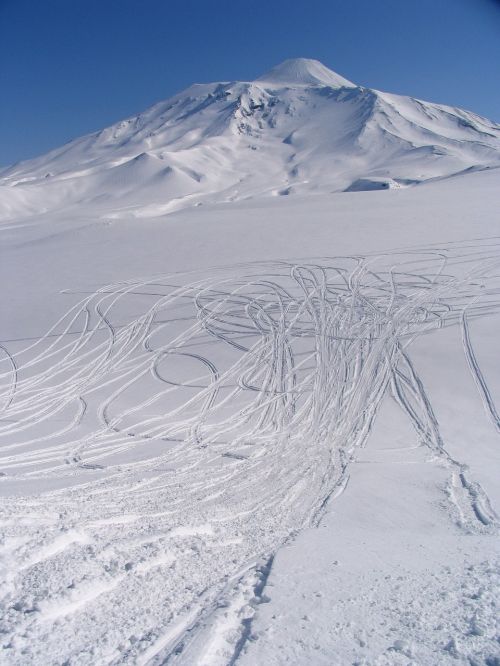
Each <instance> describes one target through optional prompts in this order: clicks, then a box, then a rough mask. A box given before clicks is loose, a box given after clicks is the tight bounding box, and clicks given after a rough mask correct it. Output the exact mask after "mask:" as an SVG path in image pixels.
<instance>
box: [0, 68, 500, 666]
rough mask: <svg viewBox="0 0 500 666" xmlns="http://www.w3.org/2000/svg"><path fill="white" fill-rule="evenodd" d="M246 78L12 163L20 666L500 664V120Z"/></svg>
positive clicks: (9, 218) (12, 617)
mask: <svg viewBox="0 0 500 666" xmlns="http://www.w3.org/2000/svg"><path fill="white" fill-rule="evenodd" d="M221 85H223V84H213V85H212V86H207V87H206V90H205V89H203V90H200V87H196V91H197V92H196V95H204V96H205V97H206V96H207V95H208V96H209V101H208V102H207V101H205V102H200V99H199V98H198V97H197V96H196V95H194V93H193V92H190V93H189V95H188V96H187V97H189V100H190V102H189V105H191V106H188V108H187V109H184V112H185V114H186V116H187V120H186V119H185V118H184V119H179V117H178V116H176V117H175V119H174V118H173V117H170V116H168V113H169V109H170V108H172V105H174V106H175V104H176V103H177V102H176V101H175V100H177V99H187V97H186V94H185V93H181V95H180V96H179V97H178V98H174V101H173V102H172V100H170V101H168V102H166V103H164V105H163V106H164V107H165V108H163V106H162V105H160V107H161V108H156V107H153V109H156V110H154V111H153V110H151V111H150V112H146V117H147V119H148V122H149V121H152V120H155V122H156V120H157V119H159V118H160V117H161V121H162V123H164V125H162V129H161V132H160V133H159V134H155V133H154V132H151V128H149V129H148V131H147V132H146V131H144V132H142V129H143V128H144V126H145V120H144V116H141V117H140V118H141V120H140V121H137V120H134V121H133V123H132V124H133V125H134V127H135V130H134V131H133V132H131V130H130V128H129V125H130V123H128V125H127V124H125V125H123V127H125V129H123V132H125V133H127V136H126V140H123V141H121V139H120V136H121V135H120V132H121V131H122V130H121V129H120V128H122V125H117V126H115V128H113V129H112V131H111V130H105V131H104V132H103V133H100V134H99V135H93V136H92V137H86V138H84V139H82V140H78V141H76V142H73V143H72V144H69V146H67V147H66V148H65V149H61V150H60V151H54V152H53V153H52V154H49V155H48V156H44V157H42V158H38V159H37V160H34V161H31V162H30V163H25V164H22V165H18V166H15V167H12V168H10V169H8V170H6V171H5V172H4V173H3V174H1V175H3V177H4V181H3V185H2V187H0V206H2V211H3V214H4V222H3V223H2V226H1V234H2V245H1V261H0V278H1V283H0V284H2V318H1V324H0V352H1V356H0V398H1V401H2V402H1V406H2V413H1V420H0V444H1V447H0V465H1V467H0V469H1V474H2V475H1V476H0V492H1V525H2V543H1V551H0V565H1V574H0V575H1V577H2V592H1V595H2V596H1V600H0V604H1V606H0V608H1V610H2V613H1V615H2V621H1V625H0V627H1V632H2V633H1V637H2V652H1V653H0V661H1V662H2V663H6V664H72V665H73V664H121V663H124V664H164V663H171V664H184V665H188V666H191V665H195V664H199V665H200V666H201V665H204V666H219V665H220V666H222V665H228V664H242V665H245V666H250V665H253V664H273V665H278V664H285V663H290V664H339V665H340V664H370V665H371V664H379V665H382V664H410V663H412V664H429V665H431V664H438V663H439V664H460V663H463V664H486V665H489V666H491V665H493V664H497V663H499V659H500V644H499V630H498V626H497V624H496V621H497V616H498V602H497V599H498V593H499V590H500V586H499V579H500V576H499V567H498V562H499V560H498V523H499V519H498V512H499V506H500V488H499V485H498V472H499V467H500V465H499V462H500V449H499V440H498V437H499V430H500V417H499V409H500V407H499V401H500V373H499V369H500V367H499V366H500V360H499V351H498V341H497V338H498V325H499V321H500V308H499V306H500V290H499V287H500V234H499V229H500V213H499V212H498V211H499V210H500V206H499V204H500V196H499V191H500V190H499V187H500V169H498V168H495V167H496V166H497V164H498V161H499V152H498V136H499V130H498V126H495V125H494V124H493V123H489V122H488V121H485V120H484V119H478V118H477V116H474V115H473V114H469V113H466V112H460V111H457V110H446V112H445V111H443V108H444V107H438V106H437V105H425V106H424V107H422V106H421V105H422V104H423V103H420V102H417V101H416V100H409V99H408V98H396V96H389V95H387V94H385V93H384V94H382V93H374V92H373V91H367V90H366V89H360V88H357V87H355V86H354V84H351V83H350V82H348V81H346V80H345V79H343V78H342V77H339V76H338V75H335V74H334V73H333V72H330V71H329V70H326V68H323V66H321V65H320V64H319V63H316V62H314V61H303V60H299V61H292V62H288V63H285V64H284V65H281V66H278V67H277V68H275V69H274V70H272V72H271V73H269V74H268V75H265V76H264V77H262V78H261V79H260V80H258V81H256V82H253V83H251V84H247V83H245V84H231V86H229V88H228V84H224V86H223V87H224V91H225V92H224V95H222V92H221V91H219V92H221V95H222V97H218V98H217V99H216V100H215V101H210V100H211V98H210V95H214V93H213V90H214V89H217V86H221ZM277 86H278V87H279V89H278V88H277ZM280 86H281V87H280ZM229 89H230V90H231V93H230V94H231V95H233V94H236V93H235V92H234V91H235V90H238V91H239V92H238V94H240V93H241V91H243V93H241V94H244V95H247V94H250V92H251V94H252V95H253V97H252V98H251V99H252V100H253V101H251V103H250V102H249V104H248V106H247V107H245V108H246V109H247V111H248V113H247V114H246V115H245V119H246V120H245V122H246V123H247V124H248V125H249V126H250V127H251V128H253V129H252V131H251V132H248V133H247V132H246V130H245V131H243V132H242V131H240V130H237V131H236V130H235V129H234V128H235V124H234V116H232V115H231V114H232V113H233V112H234V109H235V108H236V112H241V108H242V105H241V100H240V104H239V105H236V107H235V106H234V105H231V104H229V103H228V102H227V100H226V97H228V96H230V95H227V94H226V93H227V92H228V90H229ZM257 89H258V95H262V104H263V105H264V107H265V105H266V104H267V101H266V100H267V97H266V96H268V95H270V94H271V93H269V90H274V91H275V92H274V93H273V96H274V97H273V99H275V101H274V102H273V104H272V109H276V108H277V109H278V111H279V112H277V115H276V116H275V117H274V121H273V122H274V125H273V123H271V122H270V123H269V125H264V124H262V119H261V118H259V114H260V113H262V108H263V107H260V106H259V105H258V104H257V105H256V102H255V95H256V94H257V92H256V90H257ZM190 90H191V89H190ZM249 91H250V92H249ZM369 95H374V96H375V97H376V100H377V103H376V105H375V106H377V105H380V104H382V101H384V103H386V102H387V104H389V101H390V100H392V101H391V104H392V107H391V108H395V107H396V106H397V107H398V112H397V113H396V112H395V113H394V114H393V116H392V117H391V118H390V121H389V120H388V119H387V118H388V117H387V113H386V112H387V109H386V111H385V112H384V113H385V114H386V115H384V116H383V117H384V118H385V121H384V122H390V123H391V127H392V128H393V130H394V127H395V124H396V119H398V120H397V122H398V123H402V124H404V132H403V130H402V129H401V125H400V129H401V132H400V133H401V134H404V133H405V132H407V131H409V130H408V127H409V124H408V123H409V122H410V121H409V118H410V117H411V127H412V129H411V131H412V132H413V133H414V138H413V144H411V145H410V143H411V142H410V143H409V142H408V140H407V137H406V138H405V139H404V141H403V139H401V141H399V140H398V141H397V144H398V145H397V148H395V147H394V144H393V143H392V144H391V148H390V150H389V149H387V151H386V152H384V146H386V143H385V142H386V141H389V140H388V139H387V134H386V133H387V132H388V130H387V127H386V128H385V129H384V132H382V130H381V129H380V127H381V122H382V121H381V120H380V117H377V118H376V120H375V121H373V122H372V123H371V125H370V122H366V121H367V119H366V118H365V117H364V116H363V114H362V113H361V111H360V107H359V106H358V104H361V106H363V105H364V104H365V103H366V100H365V102H362V103H361V102H360V101H359V99H358V97H363V96H369ZM331 97H333V98H334V99H333V100H332V99H331ZM259 99H260V98H259ZM312 99H313V100H314V101H313V102H311V100H312ZM221 100H222V101H221ZM283 100H285V101H283ZM328 100H329V101H328ZM381 100H382V101H381ZM388 100H389V101H388ZM292 102H293V104H292ZM299 102H300V103H301V104H302V106H301V107H300V112H298V113H286V114H284V113H281V111H280V109H281V105H285V104H290V105H292V106H293V108H294V109H295V110H296V109H297V107H298V104H299ZM179 103H180V104H181V105H182V106H183V108H184V107H185V104H186V102H183V101H181V102H179ZM214 104H215V105H216V106H215V108H212V107H213V105H214ZM252 105H253V106H252ZM353 105H354V110H353ZM195 107H196V111H193V109H194V108H195ZM402 109H404V111H405V119H404V120H402V119H401V118H402V116H400V113H401V110H402ZM416 109H419V111H418V112H419V113H423V114H424V115H426V117H427V120H426V122H427V123H428V124H429V127H426V128H423V126H422V124H418V123H417V122H416V119H415V117H414V116H412V114H416V113H417V111H416ZM422 109H425V111H423V110H422ZM431 109H432V112H431ZM358 112H359V114H360V116H359V120H360V123H362V125H363V131H361V125H360V126H359V127H357V126H356V125H355V123H354V120H353V119H355V118H356V117H358V116H357V115H356V114H358ZM175 113H178V111H176V112H175ZM198 113H201V114H209V117H207V116H206V115H202V118H201V120H200V117H197V119H195V120H193V117H194V116H196V114H198ZM373 113H374V112H373V109H372V110H371V111H370V114H371V115H370V114H369V117H370V119H371V120H373V118H374V117H375V116H374V115H373ZM148 114H149V115H148ZM162 114H166V116H168V117H166V116H165V115H164V116H162ZM331 114H333V118H332V117H331ZM285 116H286V119H284V118H285ZM430 116H432V117H430ZM268 117H269V116H268ZM460 118H461V119H462V120H463V123H460V122H459V120H457V119H460ZM419 120H421V117H420V116H419ZM186 122H187V123H188V125H184V127H183V130H182V131H183V132H184V134H182V136H181V133H180V130H179V124H182V123H186ZM134 123H135V124H134ZM141 123H142V124H141ZM253 123H254V124H255V123H256V127H259V131H260V133H259V132H257V131H256V130H255V131H254V129H255V128H254V126H253ZM259 123H261V124H262V127H261V126H260V125H259ZM328 123H330V124H328ZM342 123H344V125H342ZM464 123H465V124H464ZM467 123H469V124H470V123H472V124H474V125H475V128H471V127H470V125H467ZM138 125H140V129H139V128H138ZM367 126H368V127H372V129H373V128H374V127H376V130H373V131H374V132H375V135H376V136H375V135H374V136H372V138H371V139H366V143H364V144H363V143H361V144H360V142H359V136H360V132H361V134H364V132H366V131H368V130H366V127H367ZM445 126H446V127H445ZM172 127H176V128H177V129H175V130H174V129H172ZM325 127H326V129H325ZM228 128H229V129H228ZM331 128H334V129H335V132H333V134H332V133H331V132H330V129H331ZM443 128H445V129H446V131H447V132H448V135H447V136H445V134H446V132H445V129H443ZM486 128H488V129H486ZM219 130H220V132H219ZM358 130H359V131H358ZM424 130H425V131H424ZM176 131H178V132H179V133H178V135H176V136H174V134H171V133H172V132H174V133H175V132H176ZM280 132H281V134H280ZM137 133H138V134H137ZM464 133H465V134H464ZM430 134H432V142H435V143H432V145H433V146H436V145H437V146H439V149H440V150H441V149H442V150H443V151H445V152H446V156H445V155H442V154H440V153H438V152H437V150H438V149H437V148H433V149H432V150H430V149H429V150H428V149H425V150H422V149H421V148H422V147H424V148H425V147H426V146H429V145H431V144H430V143H429V141H430V139H429V136H430ZM188 135H189V136H188ZM195 135H196V136H195ZM202 135H203V136H202ZM292 135H293V136H292ZM392 135H393V136H394V134H392ZM417 135H418V141H417V139H416V137H417ZM380 136H383V137H385V138H384V139H383V140H380V141H379V140H378V139H377V138H376V137H380ZM466 136H467V137H468V138H466ZM166 137H167V138H168V142H171V143H168V142H167V139H166ZM189 137H190V138H189ZM242 137H244V138H242ZM325 137H327V138H329V139H331V142H332V143H328V142H327V141H326V139H325ZM443 137H444V138H443ZM425 139H427V140H428V143H427V144H426V143H425ZM148 141H149V146H150V149H151V151H152V153H151V154H149V153H148V155H146V156H145V151H144V145H143V144H144V143H145V142H146V143H147V142H148ZM188 141H190V142H191V143H190V144H189V145H187V142H188ZM242 141H243V142H244V143H242ZM394 141H396V140H395V139H390V142H394ZM175 142H177V143H175ZM174 143H175V150H174V149H173V148H172V145H173V144H174ZM417 143H419V145H416V144H417ZM167 144H168V146H170V147H169V148H168V149H167V148H164V146H165V145H167ZM414 144H415V145H414ZM162 146H163V148H162ZM249 146H250V147H249ZM251 146H254V147H256V149H255V150H254V149H252V147H251ZM342 146H343V147H344V149H345V151H344V153H343V152H342ZM162 150H166V151H167V152H169V156H168V165H163V166H162V167H161V168H162V169H165V168H166V169H170V170H171V171H168V173H169V174H171V173H174V176H173V181H172V182H174V185H172V188H173V189H172V190H169V189H168V187H169V186H168V187H167V186H165V188H166V189H163V188H164V180H163V179H160V180H158V178H157V175H158V171H157V169H156V162H153V163H152V162H151V160H152V159H153V160H161V159H165V155H163V157H160V156H159V153H160V152H161V151H162ZM290 150H292V151H294V155H295V156H294V158H293V159H292V160H290V159H289V158H290V155H289V151H290ZM133 151H136V154H135V156H133V157H131V155H132V153H133ZM280 151H282V152H280ZM431 153H432V156H431ZM253 154H255V155H256V157H255V160H256V161H255V162H252V159H253V158H252V157H248V155H250V156H252V155H253ZM376 154H377V159H378V161H376V159H375V155H376ZM247 157H248V159H247ZM196 159H200V160H201V161H203V162H204V168H203V169H200V170H199V172H198V171H197V173H200V174H202V177H200V180H199V182H200V183H201V184H202V185H203V187H202V188H201V189H200V191H196V193H195V192H194V191H193V190H192V189H190V188H191V183H190V188H188V189H187V190H185V191H183V190H182V183H181V184H179V183H180V180H182V178H184V176H182V178H181V177H180V175H179V174H180V171H182V173H183V174H184V175H186V174H185V170H186V169H187V168H188V167H187V165H188V164H189V165H190V166H189V168H190V169H194V166H193V164H194V162H193V161H194V160H196ZM120 160H122V161H121V162H120ZM130 160H133V161H134V162H133V165H132V166H133V172H130V173H129V167H130V164H129V162H130ZM174 160H177V165H179V164H180V161H181V160H182V169H181V168H180V167H179V166H177V167H174V166H172V164H173V161H174ZM293 160H296V161H297V164H293ZM287 163H290V164H291V165H292V166H291V167H290V169H291V170H293V169H294V167H295V166H298V170H297V171H296V172H293V173H291V171H290V170H289V171H286V169H285V166H284V165H286V164H287ZM123 164H127V165H128V167H127V174H126V175H124V176H123V178H124V180H123V181H122V180H120V178H122V176H119V177H116V178H115V176H118V174H117V173H116V170H117V169H118V170H119V169H120V167H121V166H122V165H123ZM151 164H154V165H155V166H154V168H153V169H152V170H151V174H150V176H148V177H147V178H146V177H145V175H144V174H145V173H146V172H148V173H149V171H148V170H150V167H151ZM76 167H78V169H80V170H81V173H78V174H77V172H76V171H77V169H76ZM470 167H472V168H470ZM486 167H489V168H486ZM49 169H50V174H51V175H50V176H48V177H47V178H45V175H46V174H47V173H48V171H49ZM176 169H179V171H178V172H177V171H176ZM243 172H245V174H246V175H245V176H242V174H243ZM299 172H300V173H304V172H307V177H306V178H305V180H302V181H300V179H299V176H298V175H297V174H298V173H299ZM459 172H460V173H459ZM112 173H114V175H113V176H112ZM162 173H163V172H162ZM228 174H229V175H228ZM457 174H458V175H457ZM229 176H231V177H233V176H234V178H236V179H238V182H239V183H241V185H238V186H234V185H233V184H232V183H231V182H230V177H229ZM42 178H43V181H44V182H42ZM168 178H170V176H168ZM179 178H180V180H179ZM30 179H31V181H30ZM209 179H212V180H211V181H210V182H211V184H210V185H209V186H207V187H205V183H206V181H208V180H209ZM287 179H288V180H287ZM194 180H195V181H196V178H195V179H194ZM424 180H426V181H428V182H426V183H420V184H419V185H418V186H415V187H411V186H409V185H411V184H412V183H414V182H415V181H419V182H420V181H424ZM178 181H179V182H178ZM215 181H217V183H218V184H217V187H216V186H215V185H214V182H215ZM169 182H170V181H169ZM197 182H198V181H197ZM123 183H125V185H123ZM363 183H364V184H365V185H363ZM379 184H380V185H381V186H380V187H378V185H379ZM122 186H123V187H122ZM179 188H180V189H179ZM232 188H233V189H234V191H233V189H232ZM280 188H281V189H280ZM282 188H285V189H286V190H288V192H287V193H288V194H291V195H293V196H275V197H273V196H268V195H270V194H274V193H278V192H279V191H281V192H282V193H285V190H284V189H282ZM374 189H375V190H377V189H383V190H387V191H369V190H374ZM236 190H237V191H236ZM343 190H348V191H343ZM359 190H368V191H359ZM230 192H233V194H231V195H230V194H229V193H230ZM172 199H175V201H174V203H173V204H172ZM200 203H201V204H203V205H202V206H199V205H196V204H200ZM42 209H45V212H43V210H42Z"/></svg>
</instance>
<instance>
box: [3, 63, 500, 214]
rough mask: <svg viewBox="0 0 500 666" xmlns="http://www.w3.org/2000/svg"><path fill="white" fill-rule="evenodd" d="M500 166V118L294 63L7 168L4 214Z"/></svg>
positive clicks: (196, 90)
mask: <svg viewBox="0 0 500 666" xmlns="http://www.w3.org/2000/svg"><path fill="white" fill-rule="evenodd" d="M494 166H500V125H497V124H495V123H494V122H492V121H489V120H487V119H485V118H482V117H480V116H478V115H476V114H474V113H471V112H469V111H463V110H461V109H457V108H451V107H448V106H443V105H439V104H432V103H428V102H422V101H420V100H417V99H414V98H411V97H402V96H399V95H393V94H389V93H383V92H379V91H376V90H372V89H369V88H364V87H361V86H357V85H355V84H354V83H351V82H350V81H348V80H347V79H345V78H343V77H342V76H340V75H338V74H336V73H335V72H333V71H331V70H329V69H328V68H327V67H325V66H324V65H322V64H321V63H320V62H318V61H316V60H307V59H302V58H299V59H294V60H287V61H285V62H284V63H282V64H280V65H278V66H276V67H274V68H273V69H271V70H270V72H268V73H266V74H264V75H262V76H260V77H259V78H258V79H256V80H255V81H250V82H220V83H210V84H201V85H200V84H195V85H192V86H191V87H189V88H188V89H186V90H184V91H183V92H181V93H179V94H178V95H175V96H174V97H172V98H170V99H168V100H166V101H164V102H160V103H158V104H155V105H154V106H152V107H151V108H149V109H148V110H146V111H144V112H143V113H141V114H139V115H138V116H135V117H132V118H129V119H127V120H123V121H121V122H118V123H116V124H115V125H112V126H111V127H108V128H106V129H104V130H102V131H100V132H97V133H94V134H90V135H87V136H84V137H82V138H79V139H76V140H74V141H72V142H70V143H68V144H66V145H65V146H63V147H61V148H58V149H56V150H53V151H51V152H49V153H47V154H46V155H43V156H41V157H38V158H36V159H32V160H28V161H25V162H21V163H19V164H16V165H14V166H12V167H8V168H6V169H4V170H3V171H1V172H0V218H1V219H10V218H14V217H20V216H21V217H26V216H30V215H37V214H40V213H44V212H48V211H52V210H56V209H57V210H61V209H68V211H69V210H71V208H73V207H74V206H82V205H85V206H87V207H90V208H92V209H98V210H99V211H101V214H102V215H105V216H108V217H109V216H111V217H113V216H115V217H116V216H124V215H125V216H129V215H134V216H137V217H147V216H154V215H160V214H164V213H168V212H171V211H174V210H178V209H179V208H185V207H188V206H194V205H200V204H202V203H218V202H223V201H233V200H238V199H245V198H250V197H255V196H267V195H289V194H294V193H301V194H306V193H314V192H336V191H345V190H348V191H359V190H364V189H381V190H384V189H391V188H394V187H403V186H407V185H412V184H417V183H420V182H422V181H425V180H428V179H432V178H442V177H448V176H452V175H454V174H457V173H460V172H462V171H464V170H467V169H482V168H487V167H494Z"/></svg>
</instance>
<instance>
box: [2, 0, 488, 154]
mask: <svg viewBox="0 0 500 666" xmlns="http://www.w3.org/2000/svg"><path fill="white" fill-rule="evenodd" d="M290 57H307V58H317V59H319V60H321V61H322V62H323V63H324V64H325V65H327V66H328V67H330V68H331V69H334V70H335V71H337V72H338V73H339V74H342V75H344V76H346V77H347V78H348V79H351V80H352V81H354V82H356V83H359V84H361V85H365V86H370V87H373V88H379V89H381V90H388V91H390V92H397V93H401V94H409V95H413V96H416V97H421V98H423V99H428V100H431V101H435V102H442V103H447V104H452V105H457V106H462V107H464V108H468V109H471V110H473V111H476V112H478V113H481V114H482V115H485V116H487V117H490V118H492V119H494V120H496V121H500V0H307V1H306V0H286V1H285V0H246V1H245V2H242V1H241V0H0V90H1V93H2V99H1V102H0V165H6V164H10V163H12V162H15V161H17V160H20V159H25V158H28V157H32V156H35V155H37V154H40V153H43V152H45V151H47V150H49V149H50V148H53V147H56V146H58V145H61V144H62V143H64V142H66V141H68V140H70V139H72V138H75V137H77V136H80V135H82V134H85V133H88V132H92V131H95V130H98V129H100V128H102V127H105V126H107V125H109V124H111V123H112V122H115V121H117V120H120V119H122V118H125V117H127V116H128V115H131V114H133V113H137V112H139V111H142V110H143V109H145V108H146V107H147V106H149V105H151V104H153V103H154V102H156V101H158V100H161V99H165V98H167V97H169V96H170V95H172V94H173V93H175V92H177V91H179V90H181V89H182V88H185V87H187V86H188V85H189V84H190V83H193V82H195V81H197V82H203V81H217V80H230V79H253V78H255V77H256V76H258V75H260V74H261V73H263V72H265V71H266V70H268V69H270V68H271V67H272V66H273V65H275V64H277V63H279V62H281V61H282V60H284V59H286V58H290Z"/></svg>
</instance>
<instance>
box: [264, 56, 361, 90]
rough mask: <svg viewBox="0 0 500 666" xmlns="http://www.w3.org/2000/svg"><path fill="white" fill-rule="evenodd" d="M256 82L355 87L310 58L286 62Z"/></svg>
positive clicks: (291, 59) (293, 59)
mask: <svg viewBox="0 0 500 666" xmlns="http://www.w3.org/2000/svg"><path fill="white" fill-rule="evenodd" d="M256 80H257V81H261V82H266V83H273V84H289V85H302V86H311V85H313V86H317V85H320V86H330V87H332V88H342V87H349V88H354V87H355V84H354V83H352V82H351V81H348V80H347V79H345V78H344V77H343V76H340V74H337V73H336V72H334V71H332V70H331V69H328V67H325V65H323V63H321V62H320V61H319V60H313V59H310V58H290V59H289V60H284V61H283V62H282V63H280V64H279V65H276V66H275V67H273V68H272V69H271V70H269V72H266V73H265V74H263V75H262V76H259V78H258V79H256Z"/></svg>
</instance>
